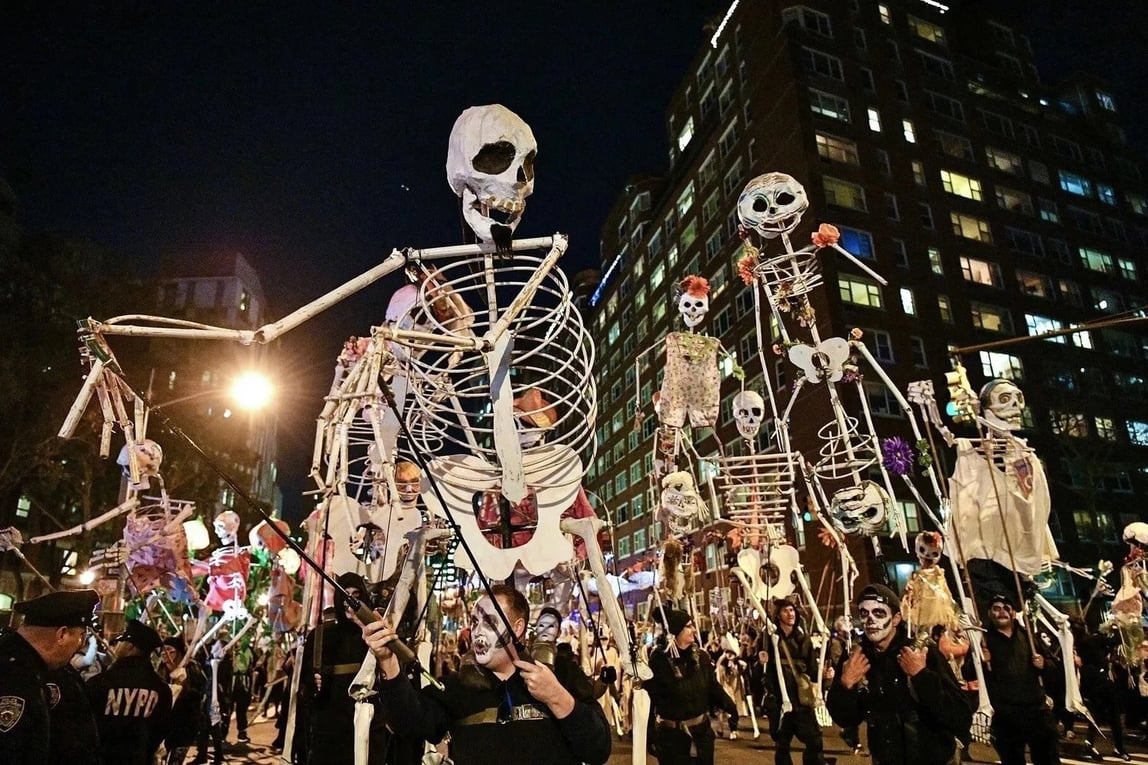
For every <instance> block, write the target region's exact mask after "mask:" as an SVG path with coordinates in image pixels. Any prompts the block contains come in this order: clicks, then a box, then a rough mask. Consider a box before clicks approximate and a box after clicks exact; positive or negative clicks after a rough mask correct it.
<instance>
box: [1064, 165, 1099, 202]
mask: <svg viewBox="0 0 1148 765" xmlns="http://www.w3.org/2000/svg"><path fill="white" fill-rule="evenodd" d="M1057 176H1058V177H1059V178H1060V188H1061V189H1063V190H1064V191H1067V192H1068V193H1069V194H1076V195H1077V196H1078V197H1091V196H1092V181H1090V180H1088V179H1087V178H1085V177H1084V176H1083V175H1077V174H1076V173H1070V172H1068V171H1067V170H1058V171H1057Z"/></svg>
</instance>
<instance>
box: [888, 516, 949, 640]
mask: <svg viewBox="0 0 1148 765" xmlns="http://www.w3.org/2000/svg"><path fill="white" fill-rule="evenodd" d="M913 550H914V552H916V554H917V561H918V562H919V563H920V564H921V567H920V568H919V569H917V570H916V571H914V572H913V573H912V574H911V575H910V576H909V581H908V582H907V583H906V584H905V591H904V593H903V594H902V595H901V613H902V615H903V616H904V618H905V621H906V622H907V625H908V629H909V632H910V634H921V633H924V634H925V635H926V636H928V635H930V634H931V633H932V629H933V627H935V626H936V625H938V624H939V625H942V626H943V627H945V629H948V630H953V629H956V627H957V617H958V614H957V604H956V602H955V601H954V600H953V595H952V593H951V592H950V591H949V585H948V582H946V581H945V570H944V569H943V568H942V567H941V556H942V555H943V554H944V541H943V539H942V537H941V535H940V534H939V533H938V532H936V531H923V532H921V533H920V534H918V535H917V538H916V539H915V540H914V543H913Z"/></svg>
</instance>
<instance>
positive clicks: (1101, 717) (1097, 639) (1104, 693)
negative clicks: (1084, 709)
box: [1077, 634, 1132, 762]
mask: <svg viewBox="0 0 1148 765" xmlns="http://www.w3.org/2000/svg"><path fill="white" fill-rule="evenodd" d="M1119 646H1120V637H1119V635H1116V636H1109V635H1104V634H1092V635H1089V636H1087V637H1086V638H1085V639H1084V640H1082V641H1081V642H1080V643H1078V644H1077V653H1078V655H1079V656H1080V693H1081V695H1082V696H1083V697H1084V702H1085V704H1087V705H1088V711H1090V712H1092V714H1093V715H1095V716H1096V721H1097V722H1098V723H1100V724H1102V725H1104V724H1107V725H1108V727H1109V729H1110V730H1111V732H1112V754H1113V756H1114V757H1119V758H1120V759H1122V760H1124V761H1125V762H1129V761H1131V760H1132V757H1131V756H1130V755H1129V754H1128V752H1127V750H1126V749H1125V748H1124V707H1125V697H1124V696H1125V694H1124V691H1125V689H1126V688H1127V687H1128V671H1127V670H1126V669H1125V668H1124V667H1123V666H1122V665H1121V664H1120V663H1119V660H1118V657H1117V656H1116V655H1114V654H1115V652H1116V651H1117V649H1118V648H1119ZM1098 732H1099V731H1098V728H1097V726H1095V725H1089V726H1088V732H1087V733H1086V734H1085V736H1084V742H1085V745H1086V746H1087V747H1088V756H1089V758H1091V759H1093V760H1096V761H1097V762H1101V761H1103V760H1104V757H1103V756H1102V755H1101V754H1100V752H1098V751H1097V750H1096V736H1097V733H1098Z"/></svg>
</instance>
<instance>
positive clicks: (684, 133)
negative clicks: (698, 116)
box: [678, 117, 694, 151]
mask: <svg viewBox="0 0 1148 765" xmlns="http://www.w3.org/2000/svg"><path fill="white" fill-rule="evenodd" d="M693 138H694V118H693V117H690V118H689V119H688V120H686V124H685V126H684V127H682V130H681V132H680V133H678V151H685V150H686V147H687V146H689V145H690V141H692V140H693Z"/></svg>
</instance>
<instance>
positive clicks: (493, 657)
mask: <svg viewBox="0 0 1148 765" xmlns="http://www.w3.org/2000/svg"><path fill="white" fill-rule="evenodd" d="M470 640H471V647H472V648H473V649H474V660H475V661H476V662H478V664H479V666H483V667H491V666H501V665H505V664H507V663H508V662H509V661H510V654H509V653H508V652H507V650H506V647H507V646H508V645H510V642H511V641H510V634H509V633H508V632H507V631H506V626H505V625H504V624H503V623H502V619H501V618H500V617H499V615H498V612H497V611H495V610H494V604H493V603H491V601H490V598H489V597H484V598H482V600H480V601H478V603H477V604H476V605H475V607H474V610H473V611H471V613H470Z"/></svg>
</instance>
